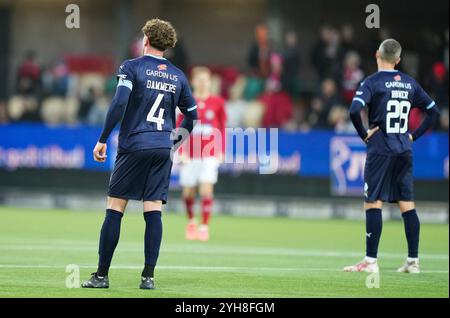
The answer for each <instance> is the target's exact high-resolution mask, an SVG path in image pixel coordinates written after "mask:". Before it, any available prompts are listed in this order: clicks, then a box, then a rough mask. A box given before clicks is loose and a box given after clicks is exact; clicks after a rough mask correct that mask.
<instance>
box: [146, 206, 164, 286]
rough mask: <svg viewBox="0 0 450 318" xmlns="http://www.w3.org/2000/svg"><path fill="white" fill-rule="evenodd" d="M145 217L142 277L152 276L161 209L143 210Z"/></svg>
mask: <svg viewBox="0 0 450 318" xmlns="http://www.w3.org/2000/svg"><path fill="white" fill-rule="evenodd" d="M144 219H145V237H144V241H145V267H144V270H143V271H142V277H153V270H154V268H155V265H156V261H157V260H158V255H159V248H160V246H161V239H162V221H161V211H148V212H144Z"/></svg>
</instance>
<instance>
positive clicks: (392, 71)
mask: <svg viewBox="0 0 450 318" xmlns="http://www.w3.org/2000/svg"><path fill="white" fill-rule="evenodd" d="M378 72H389V73H395V72H398V70H379V71H378Z"/></svg>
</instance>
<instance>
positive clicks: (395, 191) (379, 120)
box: [345, 39, 439, 273]
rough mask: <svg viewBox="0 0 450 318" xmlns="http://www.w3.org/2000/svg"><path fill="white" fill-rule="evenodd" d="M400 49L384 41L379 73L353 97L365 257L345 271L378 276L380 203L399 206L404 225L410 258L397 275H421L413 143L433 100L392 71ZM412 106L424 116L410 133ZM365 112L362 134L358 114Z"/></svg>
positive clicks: (433, 113)
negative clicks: (361, 149)
mask: <svg viewBox="0 0 450 318" xmlns="http://www.w3.org/2000/svg"><path fill="white" fill-rule="evenodd" d="M400 54H401V46H400V44H399V43H398V42H397V41H396V40H394V39H388V40H385V41H384V42H383V43H382V44H381V45H380V48H379V49H378V51H377V53H376V57H377V64H378V72H377V73H375V74H373V75H371V76H369V77H368V78H366V79H365V80H364V81H363V82H362V83H361V85H360V87H359V89H358V91H357V92H356V94H355V97H354V99H353V102H352V105H351V108H350V117H351V119H352V122H353V124H354V126H355V128H356V130H357V132H358V134H359V136H360V137H361V138H362V139H363V140H364V141H365V142H366V143H367V159H366V164H365V171H364V197H365V210H366V257H365V259H364V260H363V261H362V262H360V263H358V264H356V265H354V266H348V267H346V268H345V271H351V272H352V271H366V272H378V263H377V252H378V243H379V240H380V236H381V229H382V217H381V210H382V205H383V202H391V203H397V204H398V206H399V208H400V211H401V212H402V217H403V220H404V224H405V233H406V238H407V241H408V258H407V260H406V262H405V264H404V265H403V266H402V267H400V268H399V271H400V272H407V273H418V272H419V259H418V248H419V229H420V223H419V219H418V216H417V214H416V210H415V204H414V195H413V162H412V144H413V142H414V141H416V140H417V139H419V138H420V137H421V136H422V135H423V134H424V133H425V132H426V131H427V130H428V129H430V128H432V127H433V125H434V123H435V122H436V120H437V118H438V116H439V111H438V107H437V106H436V104H435V102H434V101H433V100H432V99H431V98H430V97H429V96H428V94H427V93H426V92H425V91H424V90H423V89H422V87H421V86H420V85H419V84H418V83H417V82H416V81H415V80H414V79H413V78H412V77H410V76H408V75H406V74H404V73H402V72H399V71H398V70H396V69H395V67H396V65H397V64H398V63H399V62H400ZM413 107H417V108H419V109H421V110H422V111H423V112H424V113H425V119H424V120H423V122H422V123H421V125H420V127H419V128H417V129H416V130H415V131H412V132H410V131H409V129H408V118H409V114H410V111H411V109H412V108H413ZM362 109H365V110H366V113H367V115H368V117H369V127H370V128H369V129H368V130H366V129H365V128H364V125H363V123H362V120H361V115H360V112H361V110H362Z"/></svg>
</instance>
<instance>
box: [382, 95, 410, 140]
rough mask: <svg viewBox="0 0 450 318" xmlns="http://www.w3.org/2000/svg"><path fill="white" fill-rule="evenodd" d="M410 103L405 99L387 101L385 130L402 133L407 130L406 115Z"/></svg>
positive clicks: (389, 132) (407, 115) (391, 132)
mask: <svg viewBox="0 0 450 318" xmlns="http://www.w3.org/2000/svg"><path fill="white" fill-rule="evenodd" d="M410 109H411V103H410V102H409V101H406V100H402V101H398V100H390V101H389V102H388V103H387V114H386V132H387V133H388V134H404V133H406V132H407V131H408V117H409V110H410Z"/></svg>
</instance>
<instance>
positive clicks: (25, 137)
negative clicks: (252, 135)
mask: <svg viewBox="0 0 450 318" xmlns="http://www.w3.org/2000/svg"><path fill="white" fill-rule="evenodd" d="M266 134H267V136H266V137H267V138H266V139H267V140H268V141H269V139H270V138H269V137H268V135H269V132H267V133H266ZM99 135H100V128H98V127H89V126H78V125H77V126H46V125H41V124H8V125H0V168H1V169H7V170H15V169H18V168H37V169H46V168H57V169H87V170H97V171H109V170H111V169H112V166H113V164H114V157H115V153H116V149H117V133H115V134H114V135H113V136H112V138H111V139H110V142H109V144H108V158H107V161H106V163H103V164H101V163H97V162H95V161H94V160H93V159H92V148H93V146H94V144H95V142H96V140H97V138H98V136H99ZM260 135H261V132H257V133H256V139H257V140H259V139H260V137H261V136H260ZM276 136H277V139H276V144H275V143H274V142H273V141H270V145H269V146H267V149H269V148H272V147H275V148H276V149H275V150H276V151H275V152H274V151H273V149H272V153H270V159H271V160H275V161H274V162H276V167H275V168H276V169H275V170H273V171H272V172H274V173H277V174H291V175H292V174H295V175H299V176H305V177H325V178H328V177H329V178H331V184H332V192H333V193H334V194H336V195H352V194H356V193H357V194H359V193H360V192H361V189H362V176H363V168H364V162H365V145H364V143H362V142H361V141H360V139H359V138H358V137H357V136H355V135H336V134H334V133H333V132H329V131H310V132H285V131H277V132H276ZM227 140H228V142H227V147H226V152H227V154H226V157H229V158H233V157H234V158H240V159H241V160H243V161H244V163H243V164H241V163H238V164H235V163H225V164H224V165H222V167H221V172H222V173H230V174H234V175H239V174H240V173H243V172H250V173H261V171H260V170H258V163H256V164H246V162H247V161H248V159H249V158H252V157H254V156H255V154H254V153H252V151H249V150H248V149H239V147H236V142H234V141H233V137H230V138H228V139H227ZM448 147H449V145H448V134H445V133H433V134H427V135H426V136H424V137H422V138H421V139H420V140H418V141H417V142H416V143H415V144H414V175H415V177H416V178H417V179H422V180H443V179H448V167H449V162H448ZM259 166H260V164H259ZM177 171H178V169H177V167H174V178H175V179H176V174H177ZM272 172H269V173H272Z"/></svg>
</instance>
